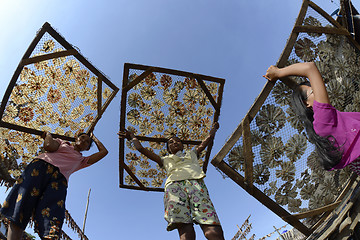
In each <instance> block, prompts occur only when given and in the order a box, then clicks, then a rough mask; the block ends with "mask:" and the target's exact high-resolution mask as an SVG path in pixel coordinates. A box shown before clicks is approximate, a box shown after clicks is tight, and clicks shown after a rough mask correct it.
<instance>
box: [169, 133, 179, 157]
mask: <svg viewBox="0 0 360 240" xmlns="http://www.w3.org/2000/svg"><path fill="white" fill-rule="evenodd" d="M172 138H177V139H179V140H180V141H181V139H180V138H179V137H178V136H176V135H173V136H171V137H169V138H168V139H167V140H166V150H167V151H168V153H171V152H170V149H169V141H170V139H172Z"/></svg>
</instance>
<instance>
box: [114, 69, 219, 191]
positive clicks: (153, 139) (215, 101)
mask: <svg viewBox="0 0 360 240" xmlns="http://www.w3.org/2000/svg"><path fill="white" fill-rule="evenodd" d="M131 72H139V75H138V76H137V75H136V77H135V78H134V79H132V80H130V79H129V78H130V77H131V76H132V74H131ZM140 72H141V74H140ZM154 73H155V74H157V75H162V76H165V75H166V76H172V77H173V78H176V79H178V80H179V79H180V80H179V81H176V82H182V81H183V79H193V81H194V82H193V84H196V85H197V88H193V89H201V90H199V91H203V94H204V97H206V98H207V99H208V100H207V101H208V102H209V103H208V106H210V107H211V108H213V109H214V114H213V116H211V118H212V121H213V122H216V121H218V119H219V115H220V108H221V102H222V93H223V88H224V83H225V80H224V79H221V78H216V77H210V76H205V75H200V74H195V73H190V72H184V71H178V70H173V69H166V68H160V67H153V66H144V65H138V64H130V63H125V65H124V76H123V87H122V97H121V113H120V131H123V130H124V129H125V128H126V125H130V124H128V122H127V99H128V95H130V94H129V91H132V90H133V89H134V88H135V87H136V86H137V85H138V84H141V83H142V82H144V79H145V80H146V79H147V78H148V77H149V76H155V75H152V74H154ZM156 81H157V80H156ZM174 81H175V80H174ZM185 81H186V80H185ZM195 81H196V83H195ZM209 83H210V84H211V83H214V84H215V85H216V86H217V94H215V96H214V94H213V93H212V92H211V91H210V90H209V89H208V86H207V84H209ZM155 84H158V83H155ZM159 86H160V84H159ZM157 87H158V86H156V87H154V89H155V90H154V91H158V89H162V90H164V89H165V90H166V89H167V87H164V86H160V87H158V88H157ZM170 88H171V87H169V89H170ZM184 89H185V88H184ZM162 90H161V91H162ZM159 91H160V90H159ZM196 91H198V90H196ZM162 101H163V100H162ZM179 101H180V100H179ZM167 106H169V108H170V107H171V105H165V107H164V108H166V107H167ZM158 135H159V134H158ZM136 137H137V138H138V139H139V140H140V141H145V142H147V143H159V144H163V143H165V142H166V140H167V139H166V138H165V137H164V136H163V135H162V137H161V136H160V137H159V136H150V137H149V136H145V134H136ZM182 142H183V143H184V144H188V145H190V146H196V145H199V144H200V143H201V139H200V138H198V139H196V140H193V139H182ZM125 143H126V140H125V139H123V138H120V139H119V172H120V187H121V188H128V189H136V190H145V191H163V188H162V187H149V186H145V185H144V184H143V182H141V181H140V179H139V177H138V176H137V175H136V174H135V173H133V171H132V170H131V169H130V168H129V166H128V165H127V164H126V162H125V147H126V144H125ZM212 144H213V143H211V144H210V145H209V146H208V147H207V151H206V154H205V157H204V158H205V160H204V163H203V170H204V172H206V169H207V165H208V161H209V156H210V152H211V149H212ZM124 170H125V171H124ZM125 173H127V174H128V175H129V176H130V177H131V178H132V179H133V180H134V185H130V184H126V182H124V178H125ZM162 177H164V176H162ZM135 184H136V185H135Z"/></svg>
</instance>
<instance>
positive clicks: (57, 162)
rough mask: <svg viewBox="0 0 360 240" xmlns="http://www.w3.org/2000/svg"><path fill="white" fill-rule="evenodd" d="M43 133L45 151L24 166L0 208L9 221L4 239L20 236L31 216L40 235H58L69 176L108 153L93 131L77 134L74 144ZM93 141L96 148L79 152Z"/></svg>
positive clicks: (59, 233)
mask: <svg viewBox="0 0 360 240" xmlns="http://www.w3.org/2000/svg"><path fill="white" fill-rule="evenodd" d="M42 137H43V138H44V145H43V146H44V150H45V151H46V152H44V153H42V154H40V155H39V156H37V157H35V159H34V160H33V161H32V162H31V163H30V164H29V165H28V166H27V167H26V168H25V170H24V172H23V173H22V175H21V177H20V178H19V179H18V180H17V181H16V184H15V185H14V186H13V188H12V189H11V191H10V193H9V195H8V196H7V198H6V200H5V202H4V204H3V205H2V208H1V210H0V213H1V214H2V215H3V216H5V217H6V218H7V219H8V220H9V222H10V223H9V227H8V236H7V239H11V240H13V239H14V240H15V239H16V240H18V239H22V235H23V232H24V229H25V228H26V225H27V224H28V222H29V220H30V218H31V216H33V219H34V222H35V231H36V232H37V233H38V234H39V236H40V237H41V239H60V236H61V228H62V224H63V221H64V217H65V199H66V192H67V186H68V181H69V176H70V175H71V174H72V173H74V172H76V171H78V170H80V169H82V168H85V167H88V166H90V165H92V164H94V163H96V162H97V161H99V160H100V159H102V158H104V157H105V156H106V155H107V153H108V151H107V149H106V148H105V147H104V145H103V144H102V143H101V142H100V141H99V140H98V139H97V138H96V137H95V136H94V135H93V134H92V133H91V134H90V135H87V134H86V133H81V134H79V135H78V136H77V137H76V139H75V143H73V144H71V143H69V142H67V141H63V140H61V139H54V138H53V137H52V135H51V134H50V133H48V132H44V134H43V136H42ZM93 141H94V142H95V144H96V146H97V148H98V152H96V153H94V154H92V155H90V156H88V157H84V156H83V155H82V154H81V152H82V151H85V150H89V149H90V147H91V144H92V142H93Z"/></svg>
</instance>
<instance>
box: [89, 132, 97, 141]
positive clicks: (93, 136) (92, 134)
mask: <svg viewBox="0 0 360 240" xmlns="http://www.w3.org/2000/svg"><path fill="white" fill-rule="evenodd" d="M89 137H90V138H91V139H92V140H94V139H95V138H96V137H95V135H94V133H93V132H91V133H90V134H89Z"/></svg>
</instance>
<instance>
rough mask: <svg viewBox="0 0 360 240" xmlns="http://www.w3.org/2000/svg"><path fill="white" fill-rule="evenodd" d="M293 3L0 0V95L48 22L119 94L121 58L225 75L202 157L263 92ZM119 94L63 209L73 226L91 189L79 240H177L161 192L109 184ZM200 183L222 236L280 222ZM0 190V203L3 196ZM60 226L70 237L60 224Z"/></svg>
mask: <svg viewBox="0 0 360 240" xmlns="http://www.w3.org/2000/svg"><path fill="white" fill-rule="evenodd" d="M301 2H302V1H300V0H251V1H248V0H226V1H215V0H193V1H190V0H183V1H176V0H151V1H149V0H131V1H130V0H127V1H125V0H118V1H115V0H103V1H92V0H91V1H89V0H87V1H85V0H77V1H74V0H72V1H70V0H62V1H58V0H52V1H45V0H33V1H28V0H0V9H1V10H2V14H1V15H0V30H1V35H0V97H1V98H2V96H3V94H4V91H5V89H6V87H7V85H8V83H9V81H10V79H11V77H12V74H13V72H14V71H15V69H16V67H17V65H18V63H19V61H20V59H21V57H22V56H23V54H24V52H25V51H26V49H27V48H28V46H29V44H30V42H31V41H32V40H33V38H34V37H35V34H36V32H37V30H38V29H40V27H41V26H42V25H43V24H44V22H49V23H50V24H51V25H52V27H53V28H55V29H56V30H57V31H58V32H59V33H60V34H61V35H62V36H64V37H65V38H66V40H67V41H68V42H70V43H71V44H73V45H75V46H77V47H78V48H79V49H80V50H81V53H82V54H83V55H84V56H85V57H86V58H88V59H89V60H90V61H91V62H92V63H93V64H94V65H95V66H96V67H97V68H98V69H100V70H101V71H102V72H104V73H105V74H106V75H107V76H108V77H109V78H110V80H111V81H112V82H113V83H114V84H115V85H116V86H118V87H119V88H121V85H122V74H123V66H124V63H125V62H129V63H136V64H144V65H152V66H158V67H165V68H172V69H177V70H183V71H188V72H194V73H199V74H204V75H209V76H214V77H220V78H224V79H226V82H225V88H224V95H223V104H222V109H221V115H220V120H219V123H220V130H219V131H218V133H217V135H216V138H215V142H214V147H213V150H212V154H211V158H212V157H213V156H214V155H215V154H216V153H217V152H218V151H219V150H220V149H221V147H222V146H223V145H224V143H225V142H226V140H227V138H228V137H229V136H230V135H231V134H232V132H233V131H234V129H235V128H236V127H237V125H238V124H239V123H240V121H241V120H242V118H243V117H244V116H245V114H246V112H247V111H248V110H249V108H250V106H251V105H252V104H253V102H254V100H255V98H256V97H257V96H258V94H259V93H260V91H261V89H262V87H263V86H264V84H265V80H264V79H263V78H262V77H261V76H262V75H263V74H264V73H265V71H266V69H267V67H268V66H269V65H271V64H275V63H276V61H277V59H278V58H279V56H280V54H281V52H282V50H283V48H284V46H285V44H286V40H287V38H288V37H289V35H290V32H291V30H292V27H293V24H294V22H295V20H296V17H297V15H298V12H299V10H300V6H301ZM314 2H315V3H317V4H318V5H319V6H320V7H322V8H323V9H325V10H326V11H327V12H330V13H331V12H333V11H334V10H335V9H336V8H338V3H337V1H334V3H332V2H331V0H316V1H314ZM356 4H358V3H356ZM356 7H357V8H358V9H360V7H359V6H357V5H356ZM120 97H121V91H120V92H119V93H118V94H117V96H116V97H115V99H114V100H113V101H112V103H111V104H110V105H109V107H108V109H107V111H106V112H105V113H104V115H103V117H102V119H101V120H100V121H99V123H98V124H97V126H96V128H95V131H94V133H95V135H96V136H97V137H98V138H99V139H100V140H101V141H102V142H103V143H104V145H105V146H106V147H107V148H108V150H109V152H110V153H109V154H108V155H107V156H106V157H105V159H103V160H102V161H101V162H99V163H97V164H95V165H94V166H92V167H90V168H87V169H85V170H82V171H79V172H77V173H75V174H73V175H72V176H71V177H70V181H69V189H68V196H67V203H66V204H67V205H66V207H67V209H68V210H69V212H70V213H71V215H72V217H73V218H74V219H75V221H76V222H77V223H78V224H79V225H80V226H82V222H83V217H84V213H85V205H86V199H87V194H88V190H89V188H91V197H90V205H89V210H88V218H87V222H86V230H85V233H86V235H87V236H88V238H89V239H93V240H94V239H134V240H136V239H177V238H178V237H177V231H173V232H167V231H166V230H165V228H166V221H165V220H164V219H163V194H162V193H157V192H156V193H154V192H143V191H134V190H127V189H120V188H119V171H118V167H119V164H118V162H119V157H118V149H119V143H118V138H117V134H116V133H117V132H118V130H119V119H120ZM95 148H96V147H95ZM89 154H91V152H85V153H84V155H89ZM211 158H210V159H211ZM205 182H206V184H207V186H208V189H209V191H210V196H211V198H212V200H213V202H214V205H215V208H216V210H217V212H218V215H219V216H220V220H221V222H222V225H223V229H224V232H225V238H226V239H231V238H232V237H233V236H234V234H235V233H236V231H237V226H236V225H239V226H241V224H242V223H243V221H244V220H245V219H246V218H247V217H248V216H249V215H250V214H251V218H250V221H251V222H252V226H253V229H252V231H251V234H256V239H257V238H260V237H263V236H264V235H266V234H268V233H271V232H273V231H274V227H273V226H276V227H281V226H283V225H284V224H285V223H284V222H283V221H282V220H281V219H280V218H279V217H277V216H276V215H275V214H274V213H272V212H270V211H269V210H268V209H266V208H265V207H264V206H263V205H262V204H260V203H259V202H258V201H257V200H255V199H254V198H253V197H251V196H250V195H248V194H247V193H246V192H245V191H244V190H243V189H242V188H240V187H239V186H238V185H236V184H235V183H234V182H232V181H231V180H230V179H223V178H222V176H221V174H220V173H219V172H218V171H217V170H216V169H215V168H214V167H213V165H211V164H210V165H209V167H208V173H207V177H206V179H205ZM0 190H1V193H0V202H2V201H3V200H4V199H5V194H4V189H3V188H1V189H0ZM64 230H65V231H66V233H67V234H69V235H70V236H71V237H72V238H73V239H78V238H77V236H76V235H75V234H73V232H72V231H71V230H68V229H67V227H66V226H65V227H64ZM196 231H197V239H200V240H201V239H205V238H204V237H203V235H202V233H201V230H200V228H199V227H196ZM275 238H276V235H275V234H274V235H273V237H272V238H269V239H275Z"/></svg>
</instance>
